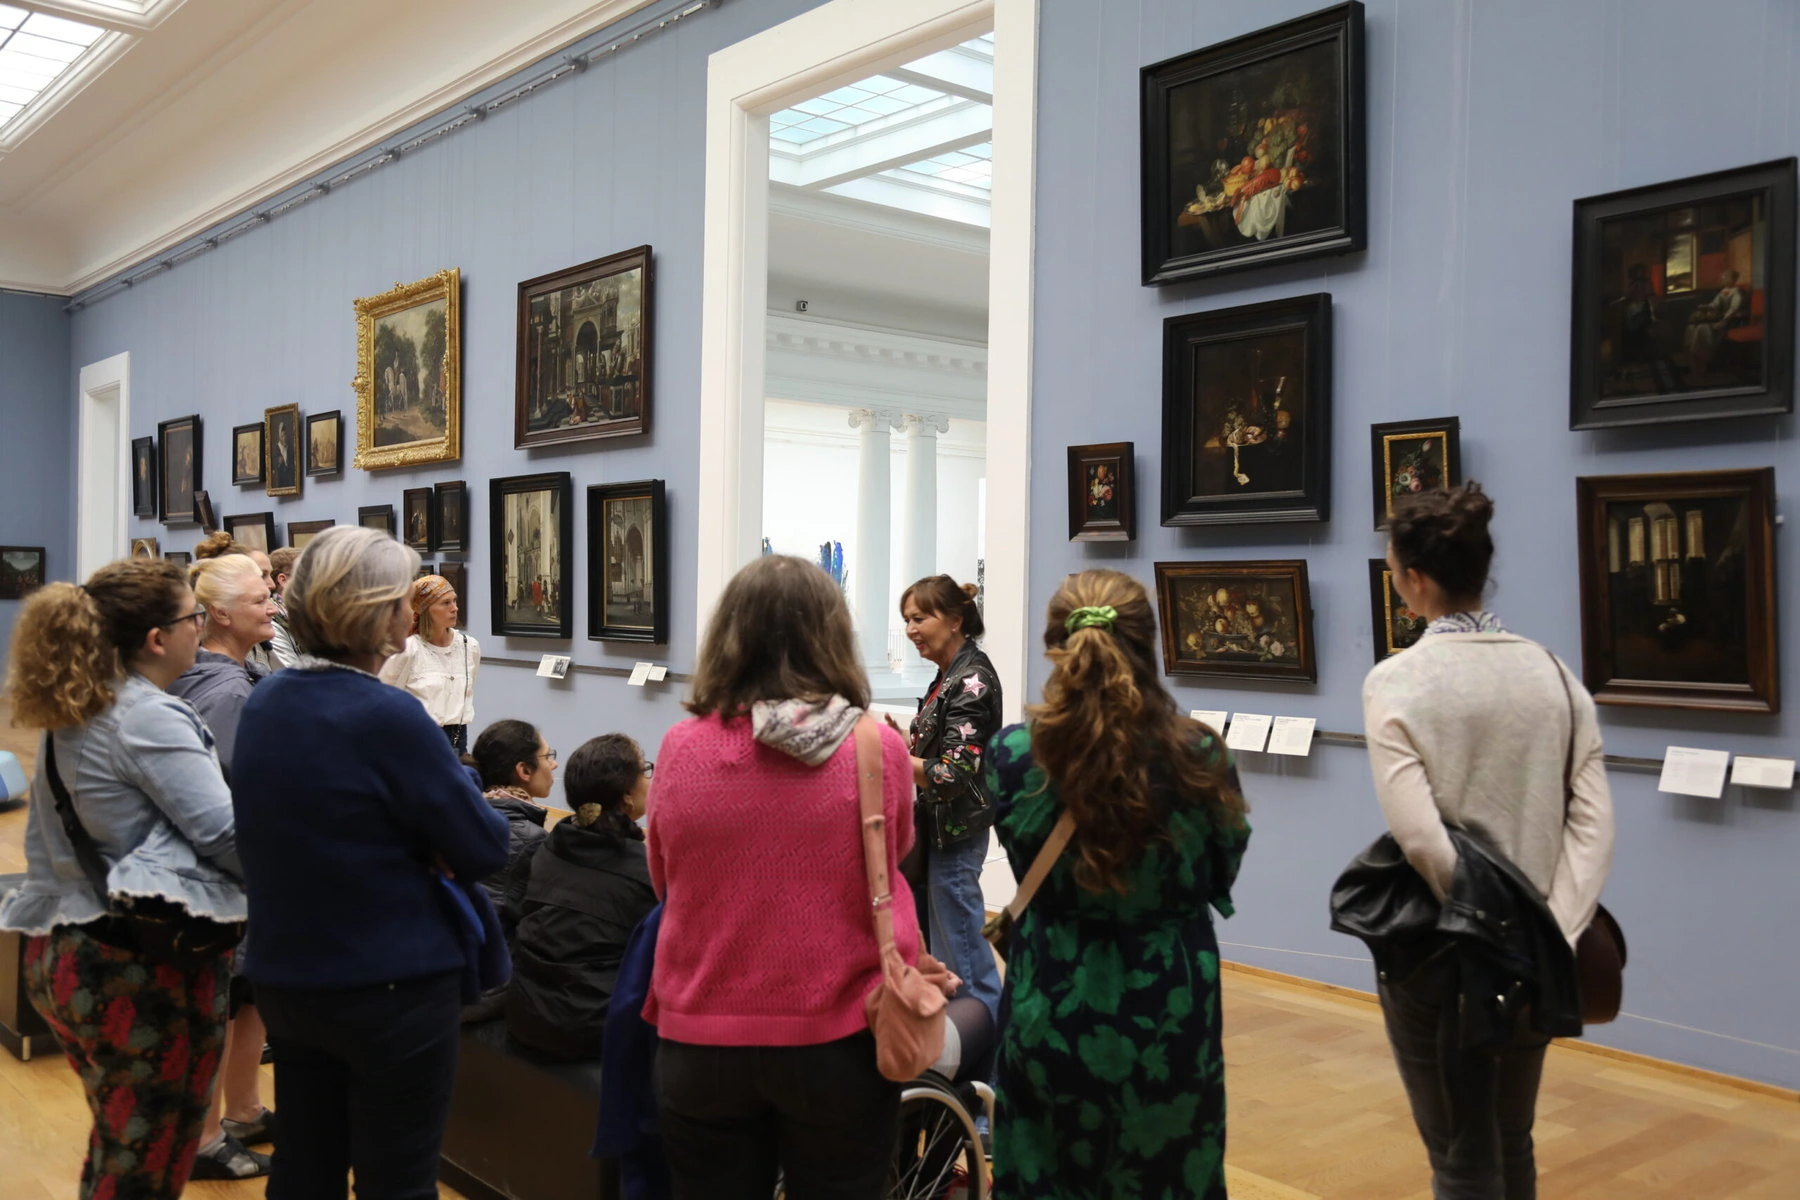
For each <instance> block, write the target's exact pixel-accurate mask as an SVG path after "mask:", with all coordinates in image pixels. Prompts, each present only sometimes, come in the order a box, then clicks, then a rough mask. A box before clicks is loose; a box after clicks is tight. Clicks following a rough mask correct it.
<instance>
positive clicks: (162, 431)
mask: <svg viewBox="0 0 1800 1200" xmlns="http://www.w3.org/2000/svg"><path fill="white" fill-rule="evenodd" d="M156 431H157V440H158V442H159V443H160V444H161V446H162V471H161V472H160V474H161V476H162V480H161V484H162V506H161V507H162V520H163V524H165V525H172V524H177V523H186V522H190V521H193V520H195V519H196V517H197V513H196V511H195V508H194V492H195V490H196V489H198V488H199V487H200V450H201V441H200V418H199V417H198V416H190V417H177V418H176V419H174V420H172V421H164V422H162V423H161V424H159V425H158V426H157V427H156Z"/></svg>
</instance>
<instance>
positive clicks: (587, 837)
mask: <svg viewBox="0 0 1800 1200" xmlns="http://www.w3.org/2000/svg"><path fill="white" fill-rule="evenodd" d="M651 766H652V764H650V763H647V762H645V761H644V755H643V751H641V750H640V749H639V748H638V744H637V743H636V742H634V741H632V740H631V739H630V738H628V737H626V736H625V735H624V734H622V733H609V734H605V735H603V736H601V737H597V738H591V739H589V740H588V741H587V742H584V743H583V744H582V746H581V749H579V750H577V751H576V752H575V753H574V754H573V755H571V756H570V758H569V761H568V762H567V763H565V764H564V765H563V794H564V795H565V796H566V797H567V799H568V802H569V807H570V808H572V809H573V810H574V811H575V815H574V816H573V817H571V818H569V819H568V820H565V821H562V822H561V823H559V824H558V825H556V826H555V827H554V828H553V829H551V830H550V836H549V837H548V838H547V839H545V841H544V844H543V845H542V846H540V847H539V848H538V851H537V853H536V855H535V856H534V857H533V858H532V861H531V879H530V883H529V884H528V885H527V887H526V890H525V899H524V905H523V908H522V910H521V912H522V916H521V919H520V921H519V927H518V934H517V937H516V940H515V941H514V943H513V978H512V986H511V987H510V988H509V989H508V991H507V1000H506V1028H507V1032H508V1033H509V1034H511V1035H512V1038H513V1040H514V1041H517V1042H519V1043H521V1044H522V1045H524V1046H525V1047H527V1048H528V1049H530V1050H533V1051H535V1052H537V1053H538V1054H540V1055H542V1056H544V1057H546V1058H550V1059H554V1060H557V1061H563V1062H576V1061H580V1060H583V1059H590V1058H598V1057H599V1056H600V1039H601V1030H602V1028H603V1027H604V1025H605V1024H606V1011H607V1007H608V1005H609V1004H610V1003H611V1001H612V994H613V985H614V983H615V982H616V981H617V979H618V975H619V960H620V958H621V956H622V955H623V954H624V952H625V942H626V939H628V938H629V937H630V936H631V931H632V930H633V929H635V928H637V925H638V922H640V921H642V920H643V919H644V917H645V915H646V914H648V913H649V911H650V910H651V909H652V908H653V907H655V905H656V893H655V892H654V891H653V890H652V889H651V886H650V868H649V865H648V861H647V859H646V857H645V853H644V835H643V832H642V831H641V830H639V829H638V827H637V824H636V822H637V819H638V818H639V817H642V816H643V815H644V801H645V798H646V796H647V795H648V794H649V791H650V771H651Z"/></svg>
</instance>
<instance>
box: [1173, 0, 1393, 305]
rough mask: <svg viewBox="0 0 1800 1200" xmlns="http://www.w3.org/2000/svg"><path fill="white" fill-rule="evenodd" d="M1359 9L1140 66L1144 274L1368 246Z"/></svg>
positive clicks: (1188, 273)
mask: <svg viewBox="0 0 1800 1200" xmlns="http://www.w3.org/2000/svg"><path fill="white" fill-rule="evenodd" d="M1364 74H1365V71H1364V55H1363V6H1362V5H1361V4H1360V3H1355V2H1354V0H1353V2H1352V3H1349V4H1341V5H1338V6H1337V7H1335V8H1328V9H1324V10H1322V11H1320V12H1315V13H1312V14H1310V15H1307V16H1303V17H1299V18H1296V19H1295V20H1292V21H1287V22H1284V23H1283V24H1280V25H1274V26H1270V27H1269V28H1266V29H1260V30H1257V31H1256V32H1254V33H1248V34H1245V35H1244V36H1242V37H1237V38H1233V39H1231V40H1230V41H1226V42H1220V43H1218V44H1216V45H1212V46H1207V47H1204V48H1202V49H1200V50H1195V51H1192V52H1190V53H1188V54H1183V55H1180V56H1179V57H1176V58H1171V59H1167V60H1165V61H1163V62H1160V63H1156V64H1154V65H1152V66H1148V67H1144V68H1142V70H1141V71H1140V105H1141V111H1140V116H1139V136H1140V138H1141V140H1142V144H1141V189H1142V190H1141V219H1142V239H1143V251H1142V253H1143V263H1142V270H1143V281H1144V283H1146V284H1167V283H1175V282H1177V281H1179V280H1184V279H1195V278H1201V277H1206V276H1211V275H1219V274H1223V273H1225V272H1227V271H1241V270H1245V269H1248V268H1251V267H1259V266H1265V265H1268V264H1270V263H1277V262H1298V261H1300V260H1302V259H1308V258H1316V257H1318V256H1320V255H1327V254H1347V253H1350V252H1352V251H1357V250H1361V249H1363V248H1364V247H1365V246H1366V245H1367V244H1368V184H1367V166H1366V157H1367V150H1366V145H1367V135H1366V131H1365V127H1366V124H1367V119H1366V115H1365V96H1366V93H1367V85H1366V83H1365V80H1364Z"/></svg>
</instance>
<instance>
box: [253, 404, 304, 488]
mask: <svg viewBox="0 0 1800 1200" xmlns="http://www.w3.org/2000/svg"><path fill="white" fill-rule="evenodd" d="M300 439H301V425H300V406H299V405H298V404H282V405H278V406H276V407H275V408H265V409H263V466H264V474H263V478H264V480H265V486H264V490H265V491H266V492H268V494H269V495H271V496H298V495H299V494H300V480H301V476H302V475H303V473H304V467H305V459H304V457H303V456H304V454H305V453H306V450H305V447H304V445H303V444H302V442H301V440H300Z"/></svg>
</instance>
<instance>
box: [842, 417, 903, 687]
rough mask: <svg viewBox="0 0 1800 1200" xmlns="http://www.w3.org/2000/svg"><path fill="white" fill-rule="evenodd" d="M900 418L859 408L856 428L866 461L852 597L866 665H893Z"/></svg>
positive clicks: (859, 476)
mask: <svg viewBox="0 0 1800 1200" xmlns="http://www.w3.org/2000/svg"><path fill="white" fill-rule="evenodd" d="M899 427H900V414H899V413H897V412H895V411H893V410H892V409H887V408H853V409H851V410H850V428H852V429H860V430H861V431H862V447H861V449H862V459H861V462H860V464H859V466H858V469H857V472H856V555H855V557H854V558H853V559H852V560H851V562H850V564H849V567H850V595H851V602H852V604H853V606H854V607H855V609H856V625H857V629H858V631H859V636H860V639H861V642H862V656H863V662H864V663H865V664H866V665H868V666H877V665H879V666H882V667H886V666H887V661H888V655H887V629H888V609H889V608H891V607H892V606H893V599H894V598H893V597H892V596H890V595H888V554H889V543H890V541H891V539H892V537H893V534H892V533H891V531H890V523H891V522H892V520H893V517H892V514H891V511H890V509H891V507H892V505H891V502H890V501H889V498H888V488H889V486H890V484H889V474H888V472H889V468H888V431H889V430H890V429H897V428H899Z"/></svg>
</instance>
